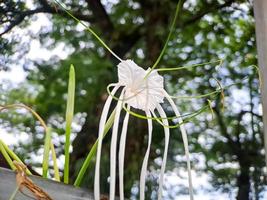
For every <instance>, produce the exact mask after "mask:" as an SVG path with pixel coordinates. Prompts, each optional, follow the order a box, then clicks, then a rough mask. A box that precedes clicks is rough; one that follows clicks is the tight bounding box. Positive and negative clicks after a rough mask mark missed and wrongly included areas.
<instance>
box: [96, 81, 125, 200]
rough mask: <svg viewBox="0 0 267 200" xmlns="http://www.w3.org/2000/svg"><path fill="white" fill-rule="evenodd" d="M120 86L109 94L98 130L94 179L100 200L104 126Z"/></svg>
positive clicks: (97, 196) (97, 197)
mask: <svg viewBox="0 0 267 200" xmlns="http://www.w3.org/2000/svg"><path fill="white" fill-rule="evenodd" d="M119 87H120V86H118V85H117V86H115V87H114V88H113V90H112V91H111V95H109V96H108V98H107V100H106V102H105V105H104V108H103V111H102V114H101V118H100V122H99V130H98V145H97V154H96V166H95V180H94V197H95V200H100V183H99V179H100V158H101V148H102V140H103V134H104V127H105V124H106V121H107V115H108V111H109V107H110V104H111V101H112V95H114V94H115V92H116V91H117V90H118V88H119Z"/></svg>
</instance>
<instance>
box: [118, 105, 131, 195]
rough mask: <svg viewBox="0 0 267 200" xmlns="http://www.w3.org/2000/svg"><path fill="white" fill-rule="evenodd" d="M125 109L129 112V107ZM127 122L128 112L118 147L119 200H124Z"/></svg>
mask: <svg viewBox="0 0 267 200" xmlns="http://www.w3.org/2000/svg"><path fill="white" fill-rule="evenodd" d="M127 109H128V110H130V106H129V105H128V106H127ZM128 121H129V112H126V114H125V117H124V120H123V125H122V131H121V138H120V147H119V181H120V182H119V186H120V200H124V181H123V176H124V155H125V144H126V135H127V129H128Z"/></svg>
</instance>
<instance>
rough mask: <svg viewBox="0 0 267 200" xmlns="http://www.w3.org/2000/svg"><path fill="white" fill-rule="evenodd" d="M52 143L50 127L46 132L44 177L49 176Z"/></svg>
mask: <svg viewBox="0 0 267 200" xmlns="http://www.w3.org/2000/svg"><path fill="white" fill-rule="evenodd" d="M50 143H51V128H48V129H47V131H46V134H45V142H44V154H43V177H44V178H47V172H48V166H49V152H50Z"/></svg>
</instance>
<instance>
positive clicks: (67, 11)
mask: <svg viewBox="0 0 267 200" xmlns="http://www.w3.org/2000/svg"><path fill="white" fill-rule="evenodd" d="M54 1H55V2H56V3H57V4H58V5H59V6H60V7H61V8H62V9H63V10H64V11H65V12H66V13H67V14H68V15H69V16H70V17H71V18H72V19H74V20H75V21H76V22H77V23H79V24H81V25H82V26H83V27H84V28H85V29H86V30H87V31H89V32H90V33H91V34H92V35H93V36H94V37H95V38H96V39H97V40H98V41H99V42H100V43H101V44H102V45H103V47H105V48H106V49H107V50H108V51H109V52H110V53H111V54H112V55H113V56H114V57H115V58H117V59H118V60H119V61H122V59H121V58H120V57H119V56H118V55H117V54H116V53H114V52H113V51H112V50H111V48H109V47H108V45H107V44H106V43H105V42H104V41H103V40H102V39H101V38H100V37H99V36H98V35H97V34H96V32H94V31H93V29H91V28H90V27H89V26H87V25H86V24H85V23H84V22H82V21H81V20H79V19H78V18H77V17H75V16H74V15H73V14H72V13H71V12H70V11H69V10H68V9H67V8H66V7H65V6H64V5H63V4H62V3H61V2H59V1H58V0H54Z"/></svg>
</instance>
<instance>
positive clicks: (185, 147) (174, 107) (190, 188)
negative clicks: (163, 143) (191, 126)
mask: <svg viewBox="0 0 267 200" xmlns="http://www.w3.org/2000/svg"><path fill="white" fill-rule="evenodd" d="M165 97H166V98H167V100H168V101H169V103H170V104H171V107H172V109H173V111H174V113H175V115H176V117H177V118H178V122H179V124H181V125H180V130H181V133H182V139H183V143H184V150H185V156H186V162H187V172H188V181H189V194H190V200H194V195H193V184H192V175H191V165H190V156H189V149H188V140H187V134H186V130H185V127H184V124H183V119H182V117H181V114H180V112H179V111H178V109H177V107H176V105H175V103H174V101H173V100H172V99H171V97H170V96H169V94H168V93H167V92H166V91H165Z"/></svg>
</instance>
